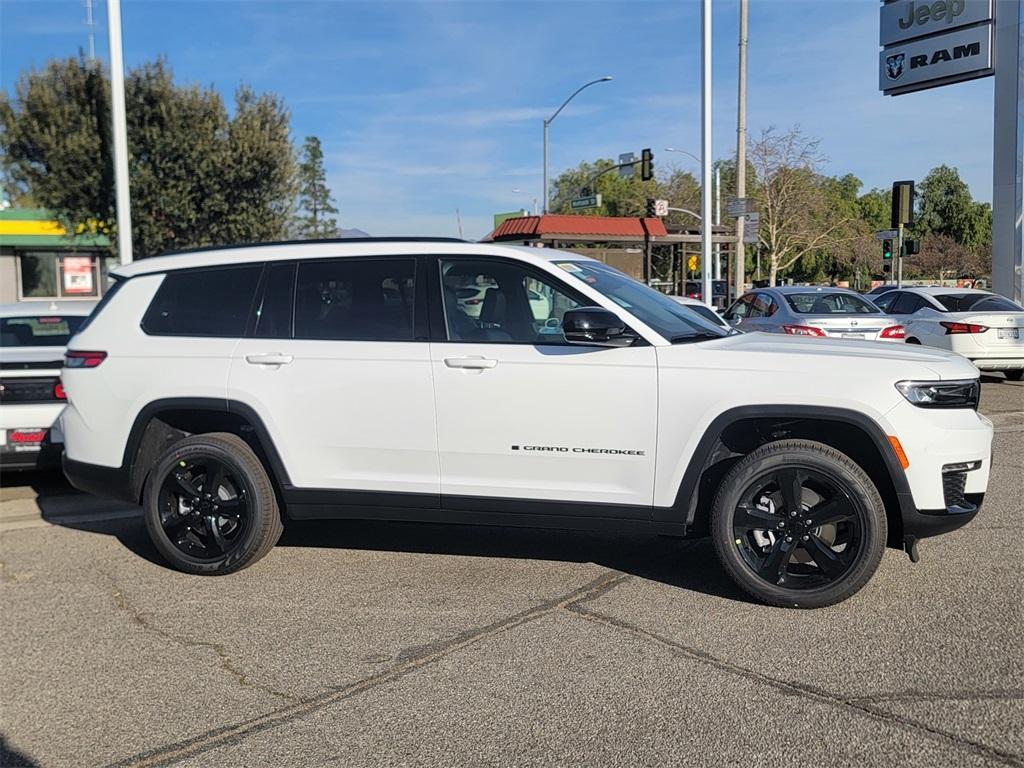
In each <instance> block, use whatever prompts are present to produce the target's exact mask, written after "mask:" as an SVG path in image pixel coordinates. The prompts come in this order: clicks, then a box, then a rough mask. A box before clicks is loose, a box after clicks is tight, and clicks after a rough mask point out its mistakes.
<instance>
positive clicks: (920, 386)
mask: <svg viewBox="0 0 1024 768" xmlns="http://www.w3.org/2000/svg"><path fill="white" fill-rule="evenodd" d="M896 389H898V390H899V391H900V394H902V395H903V396H904V397H905V398H907V400H909V401H910V402H911V403H913V404H914V405H916V406H918V407H919V408H974V409H975V410H977V409H978V400H979V399H980V397H981V382H980V380H979V379H961V380H959V381H897V382H896Z"/></svg>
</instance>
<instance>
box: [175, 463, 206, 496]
mask: <svg viewBox="0 0 1024 768" xmlns="http://www.w3.org/2000/svg"><path fill="white" fill-rule="evenodd" d="M171 479H172V480H173V481H174V487H175V488H176V489H177V492H178V493H179V494H180V495H184V496H185V497H186V498H189V499H198V498H199V495H200V494H199V489H197V488H196V487H195V486H194V485H192V481H191V480H190V479H189V478H188V477H186V476H185V472H184V471H183V470H181V469H175V470H174V472H173V474H172V475H171Z"/></svg>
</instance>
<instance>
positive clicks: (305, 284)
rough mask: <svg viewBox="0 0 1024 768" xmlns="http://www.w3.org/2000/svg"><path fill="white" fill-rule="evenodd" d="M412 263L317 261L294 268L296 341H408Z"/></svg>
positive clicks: (413, 276) (410, 333)
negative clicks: (296, 272)
mask: <svg viewBox="0 0 1024 768" xmlns="http://www.w3.org/2000/svg"><path fill="white" fill-rule="evenodd" d="M415 286H416V260H415V259H360V258H345V259H329V260H328V259H322V260H316V261H308V262H305V263H303V264H299V268H298V275H297V276H296V282H295V338H297V339H332V340H335V341H413V340H414V338H415V337H414V334H413V318H414V314H413V299H414V296H415Z"/></svg>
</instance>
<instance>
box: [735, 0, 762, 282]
mask: <svg viewBox="0 0 1024 768" xmlns="http://www.w3.org/2000/svg"><path fill="white" fill-rule="evenodd" d="M737 77H738V81H739V82H738V88H737V90H738V94H737V104H736V197H746V196H747V0H740V62H739V73H738V76H737ZM745 223H746V219H744V218H743V217H742V216H737V217H736V247H735V248H734V249H733V278H732V282H733V290H734V291H735V292H736V296H735V298H737V299H738V298H739V297H740V296H742V295H743V286H744V285H745V283H746V279H747V278H746V275H744V274H743V271H744V270H745V269H746V266H747V258H746V249H745V248H744V245H743V225H744V224H745ZM758 277H759V278H760V277H761V275H760V274H758Z"/></svg>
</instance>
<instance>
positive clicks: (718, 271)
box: [715, 168, 728, 299]
mask: <svg viewBox="0 0 1024 768" xmlns="http://www.w3.org/2000/svg"><path fill="white" fill-rule="evenodd" d="M721 223H722V169H721V168H715V226H716V227H717V226H718V225H719V224H721ZM721 279H722V246H721V245H719V244H718V243H715V280H721ZM726 299H728V296H726Z"/></svg>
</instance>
